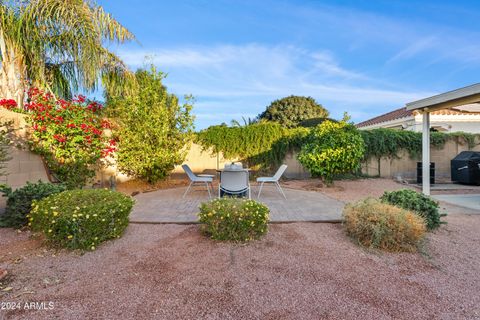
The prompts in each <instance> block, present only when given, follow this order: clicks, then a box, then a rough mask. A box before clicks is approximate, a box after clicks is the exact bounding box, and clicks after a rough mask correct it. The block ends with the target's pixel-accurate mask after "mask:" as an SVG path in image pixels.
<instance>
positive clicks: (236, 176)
mask: <svg viewBox="0 0 480 320" xmlns="http://www.w3.org/2000/svg"><path fill="white" fill-rule="evenodd" d="M248 175H249V173H248V170H231V171H228V170H224V171H222V172H221V173H220V184H219V186H218V197H219V198H220V197H221V195H222V191H223V192H224V193H228V194H232V195H239V194H243V193H245V192H247V194H248V198H249V199H251V195H250V182H249V180H248Z"/></svg>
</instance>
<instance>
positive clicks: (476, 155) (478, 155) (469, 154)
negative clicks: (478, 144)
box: [452, 151, 480, 162]
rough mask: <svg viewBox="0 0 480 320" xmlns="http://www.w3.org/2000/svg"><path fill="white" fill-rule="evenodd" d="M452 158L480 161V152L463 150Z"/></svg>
mask: <svg viewBox="0 0 480 320" xmlns="http://www.w3.org/2000/svg"><path fill="white" fill-rule="evenodd" d="M452 160H457V161H474V162H480V152H475V151H462V152H460V153H459V154H457V156H456V157H455V158H453V159H452Z"/></svg>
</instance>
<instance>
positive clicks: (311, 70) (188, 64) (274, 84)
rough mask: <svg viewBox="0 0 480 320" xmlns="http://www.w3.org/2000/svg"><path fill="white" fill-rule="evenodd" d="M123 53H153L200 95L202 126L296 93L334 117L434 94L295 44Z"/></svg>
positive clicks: (132, 58) (181, 90) (183, 86)
mask: <svg viewBox="0 0 480 320" xmlns="http://www.w3.org/2000/svg"><path fill="white" fill-rule="evenodd" d="M119 54H120V56H121V57H122V58H123V59H124V60H125V62H127V63H128V64H129V65H131V66H133V67H137V66H141V65H142V64H143V62H144V57H145V56H152V57H153V58H151V59H152V60H153V61H152V62H154V63H155V64H156V65H157V66H158V68H159V69H160V70H162V71H165V72H167V73H168V77H167V79H166V80H165V83H166V84H167V86H168V87H169V89H171V90H172V91H173V92H175V93H176V94H178V95H183V94H193V95H194V96H195V97H196V99H197V101H198V102H197V104H196V106H195V113H196V114H197V115H198V117H197V124H198V127H200V128H202V127H204V126H207V125H209V124H214V123H220V122H223V121H225V122H229V121H230V120H231V119H233V118H235V119H240V118H241V116H242V115H243V116H245V117H253V116H255V115H257V114H259V113H260V112H261V111H263V109H264V108H265V106H266V105H268V103H269V102H271V101H272V100H274V99H278V98H281V97H284V96H288V95H292V94H296V95H306V96H312V97H314V98H315V99H317V101H319V102H320V103H322V104H324V105H325V106H326V107H327V108H328V109H330V110H331V111H332V114H333V115H334V116H341V114H342V113H343V111H350V112H351V113H352V114H355V115H359V114H362V110H359V108H366V109H367V110H369V111H370V112H372V110H373V109H372V107H377V108H378V107H379V106H382V107H384V108H386V107H398V106H401V105H403V104H405V103H406V102H409V101H412V100H415V99H417V98H422V97H425V96H429V95H431V94H432V93H429V92H417V91H408V90H393V89H391V88H387V87H386V86H385V85H384V86H379V82H378V79H374V80H372V79H369V77H367V76H366V75H363V74H361V73H360V72H358V71H356V70H349V69H347V68H344V67H342V65H341V63H340V62H339V61H337V59H336V58H335V57H334V56H333V55H332V54H331V53H329V52H327V51H315V52H311V51H308V50H304V49H301V48H297V47H294V46H265V45H259V44H247V45H243V46H240V45H238V46H233V45H222V46H216V47H188V48H186V47H183V48H170V49H161V50H148V51H141V50H136V51H123V52H120V53H119ZM354 120H356V119H354Z"/></svg>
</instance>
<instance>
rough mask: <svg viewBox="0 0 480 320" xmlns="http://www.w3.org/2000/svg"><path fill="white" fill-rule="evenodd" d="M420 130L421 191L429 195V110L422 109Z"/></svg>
mask: <svg viewBox="0 0 480 320" xmlns="http://www.w3.org/2000/svg"><path fill="white" fill-rule="evenodd" d="M422 116H423V121H422V124H423V132H422V192H423V194H425V195H427V196H429V195H430V112H429V111H428V109H427V108H425V109H424V110H423V115H422Z"/></svg>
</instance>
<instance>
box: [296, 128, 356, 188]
mask: <svg viewBox="0 0 480 320" xmlns="http://www.w3.org/2000/svg"><path fill="white" fill-rule="evenodd" d="M307 141H308V142H307V143H306V144H305V145H304V146H303V147H302V149H301V150H300V153H299V154H298V160H299V161H300V163H301V164H302V165H303V166H304V167H305V168H307V169H308V170H309V171H310V173H311V174H312V176H314V177H321V178H323V179H324V180H325V182H327V183H331V182H332V181H333V177H334V176H335V175H337V174H343V173H349V172H353V171H356V170H358V169H359V167H360V163H361V160H362V159H363V153H364V150H365V146H364V143H363V139H362V136H361V135H360V132H359V131H358V130H357V129H356V128H355V127H354V126H353V125H351V124H349V123H346V122H345V121H339V122H333V121H328V120H327V121H324V122H322V124H320V125H318V126H317V127H315V128H313V129H312V131H311V132H310V134H309V136H308V137H307Z"/></svg>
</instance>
